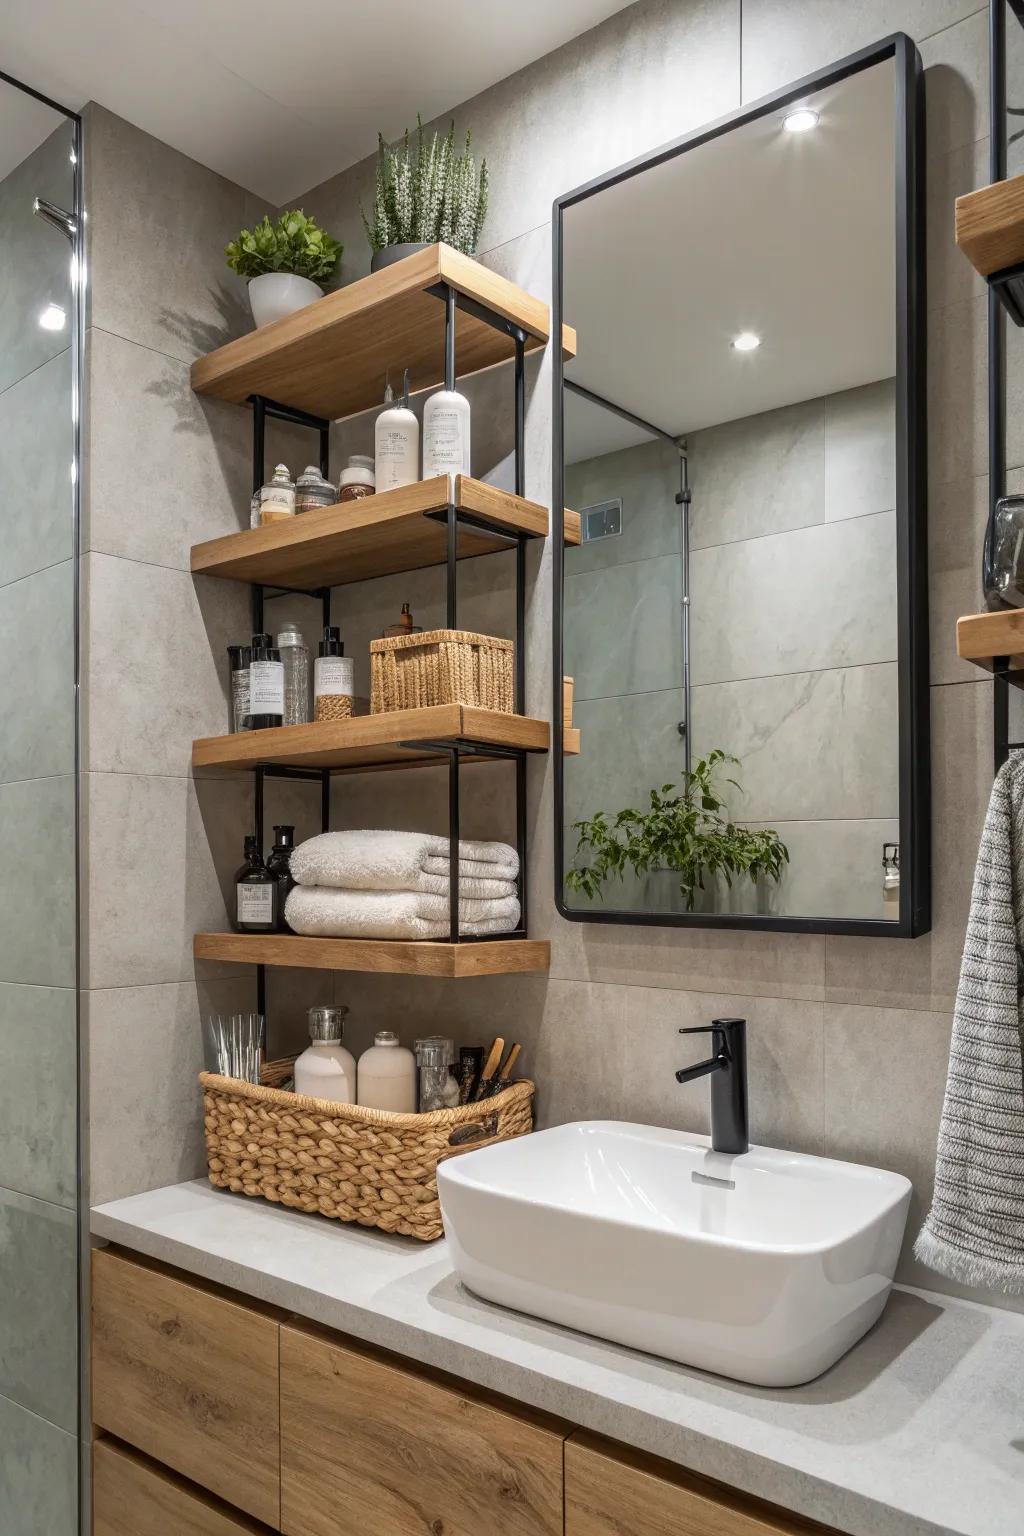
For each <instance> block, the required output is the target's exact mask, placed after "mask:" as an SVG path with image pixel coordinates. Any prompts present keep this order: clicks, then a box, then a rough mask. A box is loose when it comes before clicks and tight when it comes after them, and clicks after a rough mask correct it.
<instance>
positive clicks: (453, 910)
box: [448, 747, 460, 944]
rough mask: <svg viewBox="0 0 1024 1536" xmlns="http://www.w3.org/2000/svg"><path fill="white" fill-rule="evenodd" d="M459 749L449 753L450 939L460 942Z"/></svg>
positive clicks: (452, 749) (454, 748) (453, 749)
mask: <svg viewBox="0 0 1024 1536" xmlns="http://www.w3.org/2000/svg"><path fill="white" fill-rule="evenodd" d="M459 756H460V754H459V749H458V747H451V748H450V749H449V752H448V918H449V925H448V938H449V940H450V941H451V943H453V944H457V943H458V942H459V838H460V813H459Z"/></svg>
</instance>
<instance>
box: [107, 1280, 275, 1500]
mask: <svg viewBox="0 0 1024 1536" xmlns="http://www.w3.org/2000/svg"><path fill="white" fill-rule="evenodd" d="M92 1285H93V1290H92V1412H93V1419H94V1420H95V1422H96V1423H97V1424H98V1425H99V1426H100V1428H102V1429H105V1430H108V1431H109V1432H110V1434H112V1435H116V1436H117V1437H118V1439H120V1440H125V1441H127V1442H128V1444H129V1445H134V1446H136V1447H137V1448H138V1449H139V1450H140V1451H145V1452H146V1454H147V1455H149V1456H153V1457H155V1459H156V1460H157V1461H162V1462H164V1463H165V1465H167V1466H169V1467H171V1468H173V1470H174V1471H175V1472H180V1473H182V1475H183V1476H185V1477H187V1478H190V1479H191V1481H192V1482H194V1483H198V1484H199V1485H200V1486H201V1487H203V1488H208V1489H210V1491H211V1492H212V1493H216V1494H217V1495H218V1496H219V1497H220V1498H222V1499H224V1500H226V1501H227V1503H229V1504H233V1505H235V1506H236V1508H238V1509H241V1510H244V1511H245V1512H246V1513H247V1514H250V1515H255V1517H256V1518H257V1519H258V1520H263V1521H266V1523H267V1524H268V1525H272V1526H277V1524H278V1519H279V1515H280V1493H281V1488H280V1470H279V1469H280V1436H279V1419H278V1386H279V1373H278V1338H279V1333H280V1325H279V1323H278V1322H277V1320H276V1319H275V1318H272V1317H268V1316H266V1315H265V1314H264V1313H262V1312H259V1311H256V1310H255V1309H251V1308H249V1307H246V1306H242V1305H241V1304H240V1303H238V1302H236V1301H233V1300H231V1299H229V1298H227V1297H224V1296H220V1295H217V1294H214V1293H213V1292H211V1291H209V1290H203V1289H200V1288H199V1287H198V1286H195V1285H191V1284H188V1283H186V1282H184V1281H182V1280H178V1279H176V1278H175V1277H174V1276H172V1275H168V1274H165V1273H164V1272H163V1271H161V1270H158V1269H151V1268H148V1267H145V1266H144V1265H141V1264H136V1263H133V1262H131V1261H130V1260H128V1259H125V1258H123V1257H121V1255H120V1254H116V1253H110V1252H107V1251H98V1252H96V1253H94V1255H93V1280H92Z"/></svg>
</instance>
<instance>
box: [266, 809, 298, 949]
mask: <svg viewBox="0 0 1024 1536" xmlns="http://www.w3.org/2000/svg"><path fill="white" fill-rule="evenodd" d="M294 852H295V828H294V827H287V826H281V827H275V828H274V846H273V848H271V850H270V852H269V853H268V854H267V868H268V869H269V871H270V873H271V874H272V875H273V877H274V879H275V880H276V881H277V928H278V932H279V933H291V931H292V930H291V929H290V928H289V926H288V924H287V922H286V921H285V915H284V904H285V902H286V901H287V900H288V892H289V891H290V890H291V889H292V887H293V886H294V884H295V881H294V880H293V879H292V868H291V865H292V854H293V853H294Z"/></svg>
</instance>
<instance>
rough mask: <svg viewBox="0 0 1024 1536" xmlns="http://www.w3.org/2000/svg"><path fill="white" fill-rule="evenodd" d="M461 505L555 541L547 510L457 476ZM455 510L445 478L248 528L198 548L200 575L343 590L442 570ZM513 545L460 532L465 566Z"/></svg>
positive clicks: (572, 524) (572, 531)
mask: <svg viewBox="0 0 1024 1536" xmlns="http://www.w3.org/2000/svg"><path fill="white" fill-rule="evenodd" d="M454 498H455V505H456V507H457V508H458V510H459V511H460V512H465V513H467V514H469V515H470V516H475V517H484V518H487V520H488V521H489V522H492V523H494V524H496V525H497V526H498V527H499V528H501V529H505V530H507V531H508V532H509V533H523V534H526V535H527V536H528V537H529V538H534V539H543V538H546V537H547V533H548V526H549V519H548V511H547V508H546V507H542V506H540V505H539V503H537V502H535V501H527V500H526V499H525V497H523V496H513V495H512V493H511V492H510V491H500V490H498V489H497V488H496V487H495V486H493V485H487V484H486V483H485V482H484V481H482V480H473V479H471V478H470V477H469V476H468V475H456V477H455V489H454ZM447 506H448V479H447V476H445V475H439V476H437V477H436V478H434V479H431V480H418V481H416V483H415V484H414V485H403V486H400V487H399V489H398V490H395V491H382V492H381V493H380V495H379V496H367V497H364V498H363V499H362V500H359V501H348V502H341V503H339V504H338V505H337V506H334V507H320V508H319V509H318V510H317V511H315V512H303V513H301V514H300V515H299V516H298V517H290V518H287V519H285V520H284V521H282V522H280V523H271V524H270V525H269V526H268V527H266V528H248V529H246V530H245V531H244V532H242V533H229V534H227V535H226V536H225V537H224V538H220V539H209V540H207V542H206V543H205V544H196V545H194V546H193V548H192V573H193V575H195V576H220V577H224V578H226V579H227V580H230V581H246V582H258V583H260V584H261V585H263V586H282V587H300V588H302V587H307V588H308V587H336V586H345V585H347V584H348V583H349V582H355V581H367V580H369V579H370V578H372V577H374V576H393V575H396V574H397V573H398V572H400V571H415V570H419V569H420V568H421V567H423V566H429V565H442V564H443V563H444V561H445V559H446V556H447V537H448V531H447V527H446V525H445V524H444V523H443V522H438V521H437V519H436V518H434V517H431V516H430V513H432V512H443V511H444V510H445V509H446V508H447ZM565 540H566V543H567V544H578V543H579V542H580V519H579V513H578V512H570V511H569V510H568V509H567V510H566V513H565ZM508 548H509V545H508V544H506V543H504V542H503V541H502V540H501V539H500V538H497V537H495V536H494V535H493V534H490V533H488V532H487V530H486V529H484V528H479V529H478V528H467V527H465V526H462V527H460V528H459V540H458V552H459V558H460V559H466V558H468V557H470V556H473V555H487V554H496V553H498V552H499V551H501V550H504V549H508Z"/></svg>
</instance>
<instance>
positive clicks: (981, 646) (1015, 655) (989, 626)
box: [956, 608, 1024, 684]
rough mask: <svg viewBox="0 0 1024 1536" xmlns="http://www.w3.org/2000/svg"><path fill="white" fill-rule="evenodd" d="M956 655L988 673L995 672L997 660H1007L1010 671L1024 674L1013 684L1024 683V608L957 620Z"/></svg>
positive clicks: (1008, 609) (968, 615) (976, 614)
mask: <svg viewBox="0 0 1024 1536" xmlns="http://www.w3.org/2000/svg"><path fill="white" fill-rule="evenodd" d="M956 653H957V655H958V656H959V657H960V658H961V659H962V660H963V661H973V662H974V663H975V665H976V666H979V667H984V668H985V670H986V671H988V672H991V671H993V670H994V663H995V659H996V657H1000V658H1001V657H1006V658H1007V661H1008V663H1009V666H1010V668H1011V669H1012V670H1013V671H1015V672H1018V673H1020V674H1021V675H1020V678H1019V680H1018V679H1017V678H1011V681H1012V682H1018V681H1019V684H1024V608H1006V609H1004V610H1002V611H1001V612H998V613H971V614H967V615H966V616H965V617H964V618H962V619H957V621H956Z"/></svg>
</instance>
